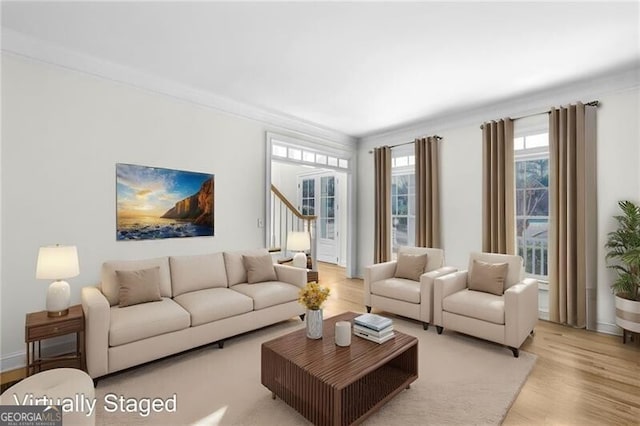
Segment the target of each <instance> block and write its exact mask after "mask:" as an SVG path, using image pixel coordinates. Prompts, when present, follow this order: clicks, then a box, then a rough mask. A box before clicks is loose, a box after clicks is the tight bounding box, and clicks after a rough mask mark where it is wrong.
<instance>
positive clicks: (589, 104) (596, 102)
mask: <svg viewBox="0 0 640 426" xmlns="http://www.w3.org/2000/svg"><path fill="white" fill-rule="evenodd" d="M585 105H588V106H595V107H597V106H598V105H600V101H591V102H587V103H585ZM542 114H551V110H546V111H542V112H534V113H531V114H527V115H521V116H519V117H515V118H512V119H511V120H513V121H515V120H520V119H522V118H529V117H533V116H536V115H542ZM480 128H481V129H482V128H484V124H481V125H480Z"/></svg>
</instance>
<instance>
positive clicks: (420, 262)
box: [394, 253, 427, 281]
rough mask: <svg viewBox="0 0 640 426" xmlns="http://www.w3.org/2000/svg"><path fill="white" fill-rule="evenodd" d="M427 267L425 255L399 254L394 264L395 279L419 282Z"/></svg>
mask: <svg viewBox="0 0 640 426" xmlns="http://www.w3.org/2000/svg"><path fill="white" fill-rule="evenodd" d="M425 266H427V254H426V253H425V254H409V253H399V254H398V262H397V264H396V272H395V274H394V276H395V277H396V278H406V279H408V280H413V281H420V275H422V274H423V273H424V268H425Z"/></svg>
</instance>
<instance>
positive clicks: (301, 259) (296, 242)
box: [287, 232, 311, 269]
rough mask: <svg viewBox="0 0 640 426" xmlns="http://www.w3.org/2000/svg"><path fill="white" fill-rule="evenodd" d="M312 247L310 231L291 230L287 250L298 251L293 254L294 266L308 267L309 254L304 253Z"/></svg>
mask: <svg viewBox="0 0 640 426" xmlns="http://www.w3.org/2000/svg"><path fill="white" fill-rule="evenodd" d="M310 248H311V240H310V238H309V233H308V232H289V235H288V236H287V250H291V251H297V252H298V253H296V254H295V255H294V256H293V266H295V267H297V268H305V269H306V268H307V255H306V254H305V253H304V252H305V251H306V250H309V249H310Z"/></svg>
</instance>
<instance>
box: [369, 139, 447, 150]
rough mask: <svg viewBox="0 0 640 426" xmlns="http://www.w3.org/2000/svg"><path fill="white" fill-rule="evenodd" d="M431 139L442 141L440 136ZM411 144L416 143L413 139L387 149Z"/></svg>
mask: <svg viewBox="0 0 640 426" xmlns="http://www.w3.org/2000/svg"><path fill="white" fill-rule="evenodd" d="M433 137H434V138H435V139H436V140H437V141H441V140H442V136H438V135H435V136H433ZM412 143H416V141H415V139H414V140H412V141H409V142H402V143H397V144H395V145H391V146H389V148H395V147H398V146H403V145H409V144H412ZM378 148H380V147H378ZM369 154H373V150H371V151H369Z"/></svg>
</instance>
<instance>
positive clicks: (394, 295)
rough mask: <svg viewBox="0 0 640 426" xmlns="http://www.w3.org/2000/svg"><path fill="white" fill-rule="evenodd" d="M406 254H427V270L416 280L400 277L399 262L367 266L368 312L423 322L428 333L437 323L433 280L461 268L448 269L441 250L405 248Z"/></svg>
mask: <svg viewBox="0 0 640 426" xmlns="http://www.w3.org/2000/svg"><path fill="white" fill-rule="evenodd" d="M403 254H409V255H423V254H426V255H427V262H426V265H425V267H424V269H423V270H421V271H419V272H418V274H416V275H417V276H415V278H416V279H415V280H414V279H408V278H399V277H398V274H396V272H397V264H398V261H397V260H394V261H391V262H384V263H377V264H375V265H371V266H367V267H366V268H365V271H364V304H365V306H366V307H367V312H371V308H376V309H380V310H383V311H387V312H391V313H393V314H397V315H401V316H404V317H408V318H412V319H416V320H418V321H422V325H423V327H424V329H425V330H427V329H428V328H429V324H430V323H431V322H432V320H433V312H432V310H433V308H432V306H433V280H434V279H435V278H437V277H440V276H443V275H446V274H450V273H452V272H455V271H457V269H456V268H452V267H448V266H444V252H443V251H442V250H441V249H435V248H424V247H401V248H400V249H399V250H398V256H402V255H403ZM400 275H402V274H400Z"/></svg>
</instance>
